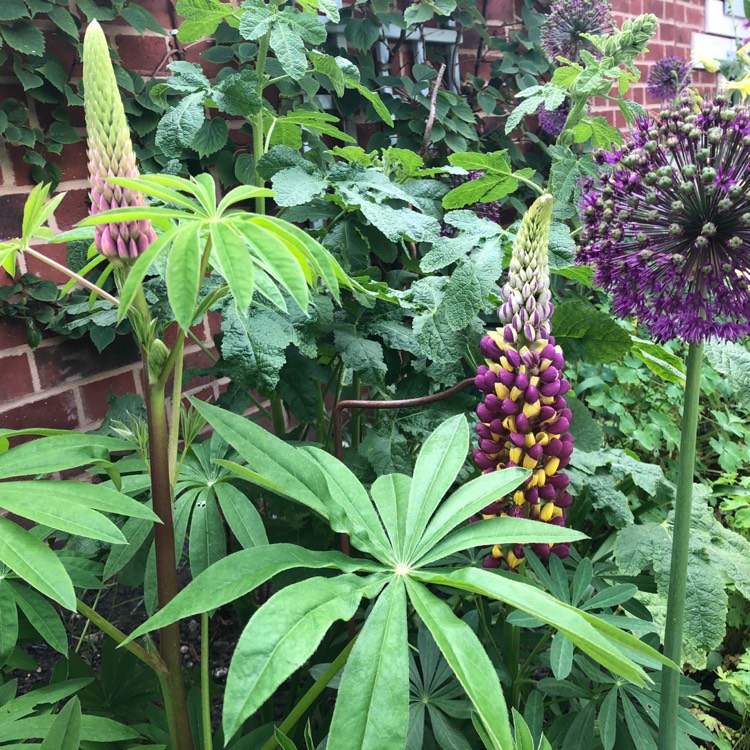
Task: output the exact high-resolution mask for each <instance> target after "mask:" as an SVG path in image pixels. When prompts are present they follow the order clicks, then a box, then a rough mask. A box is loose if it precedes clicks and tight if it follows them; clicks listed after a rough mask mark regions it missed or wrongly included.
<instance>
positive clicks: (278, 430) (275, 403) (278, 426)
mask: <svg viewBox="0 0 750 750" xmlns="http://www.w3.org/2000/svg"><path fill="white" fill-rule="evenodd" d="M269 401H270V402H271V418H272V419H273V431H274V434H275V435H276V437H284V434H285V433H286V428H285V427H284V409H283V408H282V406H281V399H280V398H279V396H278V394H276V393H272V394H271V396H270V398H269Z"/></svg>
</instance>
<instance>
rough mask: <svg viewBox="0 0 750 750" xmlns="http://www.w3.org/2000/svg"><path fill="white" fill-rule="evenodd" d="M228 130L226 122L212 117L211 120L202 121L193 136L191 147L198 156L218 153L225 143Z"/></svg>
mask: <svg viewBox="0 0 750 750" xmlns="http://www.w3.org/2000/svg"><path fill="white" fill-rule="evenodd" d="M228 136H229V129H228V128H227V123H226V120H224V119H222V118H221V117H214V118H213V119H212V120H204V121H203V125H201V127H200V130H198V132H197V133H196V134H195V138H193V141H192V147H193V148H194V149H195V150H196V151H197V152H198V155H199V156H209V155H211V154H215V153H216V152H217V151H220V150H221V149H222V148H223V147H224V145H225V144H226V142H227V138H228Z"/></svg>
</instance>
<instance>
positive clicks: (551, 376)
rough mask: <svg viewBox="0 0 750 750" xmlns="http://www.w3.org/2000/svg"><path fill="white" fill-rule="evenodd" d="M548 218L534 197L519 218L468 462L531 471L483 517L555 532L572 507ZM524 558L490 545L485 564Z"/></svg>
mask: <svg viewBox="0 0 750 750" xmlns="http://www.w3.org/2000/svg"><path fill="white" fill-rule="evenodd" d="M551 217H552V198H551V196H549V195H546V196H542V197H541V198H539V199H538V200H537V201H536V203H534V205H533V206H532V207H531V208H530V209H529V210H528V211H527V213H526V215H525V216H524V218H523V221H522V223H521V228H520V230H519V232H518V235H517V237H516V242H515V245H514V248H513V255H512V258H511V265H510V271H509V275H508V281H507V283H506V284H505V286H504V287H503V290H502V299H503V303H502V304H501V306H500V309H499V310H498V315H499V318H500V322H501V324H502V325H501V327H498V328H497V329H496V330H495V331H492V332H490V333H489V334H488V335H487V336H485V337H484V338H483V339H482V341H481V344H480V349H481V352H482V354H483V355H484V357H485V361H486V364H485V365H481V366H480V367H479V368H478V372H477V376H476V379H475V381H474V382H475V384H476V386H477V388H478V389H479V390H480V391H482V392H483V393H484V394H485V397H484V400H483V402H482V403H481V404H479V406H478V407H477V416H478V417H479V420H480V421H479V424H477V426H476V430H477V433H478V435H479V444H478V447H477V448H476V449H475V450H474V454H473V457H474V462H475V464H476V465H477V466H478V467H479V468H480V469H481V470H482V471H483V472H490V471H496V470H498V469H503V468H506V467H509V466H521V467H523V468H525V469H529V470H530V471H531V476H529V477H528V479H527V480H526V481H525V482H524V484H523V485H522V486H521V487H520V488H519V489H517V490H516V491H515V492H514V493H513V494H512V495H511V496H510V497H506V498H500V499H498V500H497V501H495V502H493V503H491V504H490V505H489V506H487V507H486V508H484V509H483V511H482V516H483V517H484V518H492V517H495V516H515V517H520V518H532V519H537V520H539V521H543V522H545V523H552V524H555V525H558V526H562V525H564V524H565V520H566V509H567V508H568V506H569V505H570V503H571V501H572V496H571V495H570V493H569V492H568V491H567V487H568V484H569V480H568V477H567V475H565V474H562V473H560V472H561V469H564V468H565V467H566V466H567V465H568V462H569V461H570V456H571V453H572V452H573V437H572V435H571V434H570V432H568V428H569V427H570V422H571V419H572V416H573V415H572V412H571V411H570V409H568V407H567V403H566V401H565V394H566V393H567V392H568V391H569V390H570V383H569V382H568V381H567V380H566V379H565V378H564V377H563V369H564V367H565V358H564V356H563V352H562V349H561V347H560V346H558V345H556V343H555V339H554V338H553V337H552V335H551V331H550V323H549V319H550V317H551V315H552V311H553V306H552V302H551V301H550V300H551V295H550V291H549V267H548V262H547V253H548V249H547V247H548V241H549V226H550V222H551ZM532 549H533V550H534V551H535V552H536V553H537V554H538V555H540V556H541V557H548V556H549V554H550V553H553V554H556V555H558V556H559V557H567V556H568V554H569V548H568V545H567V544H556V545H549V544H535V545H532ZM523 557H524V548H523V546H521V545H513V546H512V548H511V549H505V550H504V549H503V548H501V547H500V546H499V545H496V546H495V547H494V548H493V550H492V554H491V555H490V556H488V557H487V559H486V560H485V565H486V566H488V567H498V566H499V565H500V564H501V562H502V561H505V564H506V565H507V566H508V567H510V568H511V569H514V568H516V567H518V566H519V565H520V564H521V561H522V560H523Z"/></svg>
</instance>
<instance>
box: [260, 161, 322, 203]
mask: <svg viewBox="0 0 750 750" xmlns="http://www.w3.org/2000/svg"><path fill="white" fill-rule="evenodd" d="M271 185H272V186H273V191H274V197H275V200H276V202H277V203H278V204H279V205H280V206H301V205H302V204H303V203H309V202H310V201H311V200H312V199H313V198H316V197H318V196H319V195H320V194H321V193H323V192H325V190H326V189H327V188H328V183H327V182H326V181H325V180H323V179H321V178H320V177H319V176H318V175H317V174H309V173H308V172H307V171H306V170H303V169H300V168H299V167H291V168H288V169H282V170H281V171H279V172H276V173H275V174H274V176H273V178H272V179H271Z"/></svg>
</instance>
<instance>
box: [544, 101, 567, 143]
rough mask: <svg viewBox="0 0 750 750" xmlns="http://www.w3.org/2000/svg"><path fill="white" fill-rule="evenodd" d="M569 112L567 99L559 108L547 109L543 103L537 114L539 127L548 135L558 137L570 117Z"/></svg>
mask: <svg viewBox="0 0 750 750" xmlns="http://www.w3.org/2000/svg"><path fill="white" fill-rule="evenodd" d="M569 112H570V107H569V106H568V102H567V100H566V101H565V102H563V104H561V105H560V106H559V107H558V108H557V109H547V108H546V107H545V106H544V105H542V106H541V108H540V109H539V112H538V114H537V117H538V118H539V127H540V128H541V129H542V130H543V131H544V132H545V133H547V135H551V136H552V137H553V138H557V136H558V135H560V133H562V131H563V128H564V127H565V122H566V121H567V119H568V113H569Z"/></svg>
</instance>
